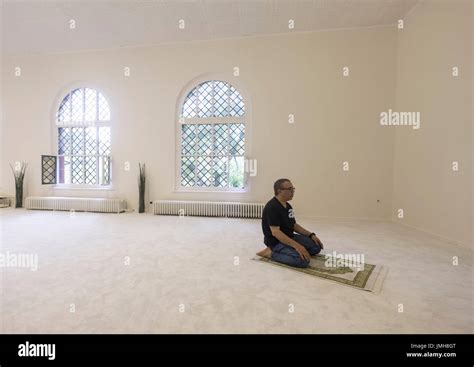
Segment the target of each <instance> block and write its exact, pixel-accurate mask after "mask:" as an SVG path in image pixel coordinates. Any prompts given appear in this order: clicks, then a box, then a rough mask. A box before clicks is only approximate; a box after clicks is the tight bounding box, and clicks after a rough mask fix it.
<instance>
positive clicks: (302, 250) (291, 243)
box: [270, 226, 311, 260]
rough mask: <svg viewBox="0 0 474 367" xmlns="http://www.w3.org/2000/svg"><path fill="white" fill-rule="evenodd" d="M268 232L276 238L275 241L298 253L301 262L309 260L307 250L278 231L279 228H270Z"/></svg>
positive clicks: (309, 256)
mask: <svg viewBox="0 0 474 367" xmlns="http://www.w3.org/2000/svg"><path fill="white" fill-rule="evenodd" d="M270 230H271V231H272V236H273V237H276V239H277V240H278V241H280V242H281V243H284V244H285V245H288V246H291V247H293V248H294V249H295V250H296V251H297V252H298V254H300V256H301V258H302V259H303V260H309V259H310V258H311V255H310V254H309V252H308V250H306V249H305V247H304V246H303V245H300V244H299V243H298V242H296V241H295V240H294V239H292V238H290V237H288V236H287V235H286V234H284V233H283V232H282V231H281V230H280V227H275V226H270Z"/></svg>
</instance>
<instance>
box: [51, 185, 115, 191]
mask: <svg viewBox="0 0 474 367" xmlns="http://www.w3.org/2000/svg"><path fill="white" fill-rule="evenodd" d="M52 189H53V190H84V191H90V190H94V191H95V190H98V191H115V189H114V187H113V186H89V187H88V186H76V185H55V186H53V187H52Z"/></svg>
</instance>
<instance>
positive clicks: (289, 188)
mask: <svg viewBox="0 0 474 367" xmlns="http://www.w3.org/2000/svg"><path fill="white" fill-rule="evenodd" d="M280 190H291V191H295V190H296V187H282V188H281V189H280Z"/></svg>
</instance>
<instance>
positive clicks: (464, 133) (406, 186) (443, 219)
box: [393, 1, 473, 246]
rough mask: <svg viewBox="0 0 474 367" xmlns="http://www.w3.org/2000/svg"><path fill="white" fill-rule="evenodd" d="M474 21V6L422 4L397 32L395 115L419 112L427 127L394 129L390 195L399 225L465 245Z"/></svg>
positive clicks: (469, 209) (469, 240)
mask: <svg viewBox="0 0 474 367" xmlns="http://www.w3.org/2000/svg"><path fill="white" fill-rule="evenodd" d="M472 19H473V17H472V2H471V1H464V2H460V1H450V2H446V1H425V2H423V3H421V4H420V5H419V6H417V7H416V8H415V9H414V10H413V12H412V13H410V14H409V16H408V17H407V18H406V19H405V27H404V30H403V31H399V32H398V66H397V69H398V72H397V110H398V111H420V112H421V120H422V121H421V128H420V129H419V130H413V129H411V128H409V127H397V128H395V130H396V144H395V161H394V195H393V205H394V212H393V213H394V217H393V218H394V220H395V221H397V222H400V223H403V224H406V225H409V226H413V227H416V228H418V229H422V230H424V231H427V232H431V233H434V234H437V235H439V236H442V237H444V238H447V239H450V240H452V241H453V242H455V243H458V244H461V245H466V246H469V245H471V244H472V224H473V217H472V205H473V201H472V189H473V181H472V180H473V177H472V162H473V161H472V159H473V149H472V139H473V138H472V136H473V135H472V116H473V115H472V105H473V102H472V88H473V84H472V62H473V58H472V35H473V29H472ZM454 66H457V67H458V68H459V72H460V75H459V76H458V77H453V76H452V67H454ZM453 161H458V162H459V172H453V170H452V162H453ZM399 208H402V209H403V210H404V218H403V219H399V218H398V217H397V216H396V214H397V210H398V209H399Z"/></svg>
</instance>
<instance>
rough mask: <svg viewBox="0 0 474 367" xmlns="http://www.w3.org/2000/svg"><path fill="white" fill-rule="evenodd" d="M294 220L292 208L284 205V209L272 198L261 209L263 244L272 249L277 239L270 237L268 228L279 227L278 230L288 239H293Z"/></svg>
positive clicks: (270, 233)
mask: <svg viewBox="0 0 474 367" xmlns="http://www.w3.org/2000/svg"><path fill="white" fill-rule="evenodd" d="M295 223H296V220H295V218H294V214H293V208H292V206H291V205H290V203H288V202H287V203H286V208H285V207H284V206H283V205H282V204H281V203H280V202H279V201H278V199H277V198H276V197H275V196H274V197H273V199H271V200H270V201H269V202H268V203H267V204H266V205H265V207H264V208H263V212H262V230H263V234H264V236H265V237H264V240H263V242H264V243H265V245H267V246H268V247H270V248H273V246H275V245H276V244H277V243H278V242H280V241H278V239H277V238H276V237H274V236H272V231H271V230H270V226H275V227H280V230H281V231H282V232H283V233H284V234H286V235H287V236H288V237H290V238H293V237H294V234H293V226H294V225H295Z"/></svg>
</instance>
